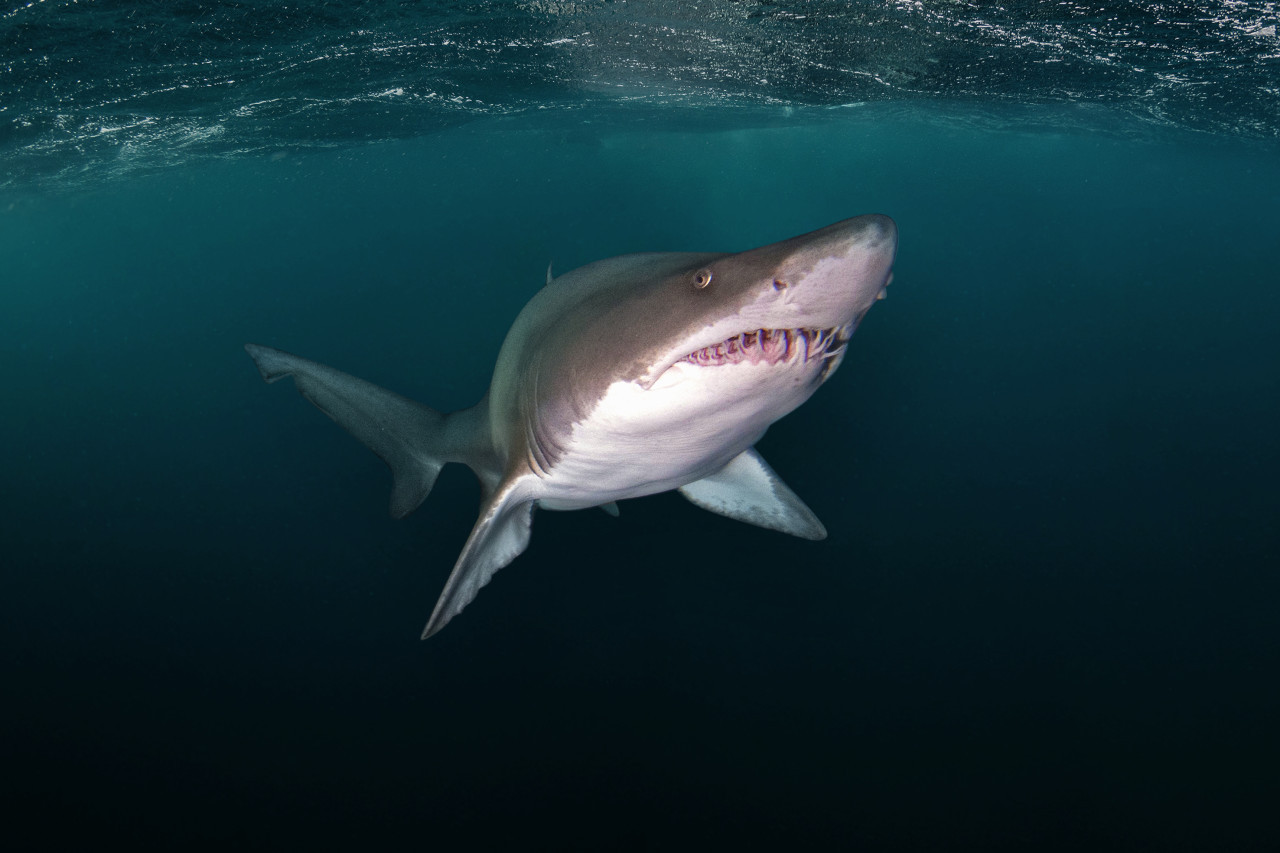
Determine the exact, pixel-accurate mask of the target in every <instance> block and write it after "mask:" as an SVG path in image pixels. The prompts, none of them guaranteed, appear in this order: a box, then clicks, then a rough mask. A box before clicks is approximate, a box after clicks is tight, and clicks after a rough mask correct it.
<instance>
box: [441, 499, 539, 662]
mask: <svg viewBox="0 0 1280 853" xmlns="http://www.w3.org/2000/svg"><path fill="white" fill-rule="evenodd" d="M533 507H534V501H533V500H532V499H530V498H528V497H526V496H525V495H524V489H523V488H522V484H521V481H520V480H516V481H514V482H508V483H504V484H502V485H501V486H499V487H498V489H497V490H496V491H495V493H494V495H493V497H492V498H490V499H489V501H488V502H487V503H486V504H485V505H484V508H483V509H482V510H481V511H480V518H479V520H477V521H476V526H475V527H473V528H472V529H471V536H470V537H469V538H468V539H467V544H466V545H464V546H463V548H462V553H461V554H460V555H458V562H457V563H455V564H454V566H453V571H452V572H451V573H450V574H449V580H447V581H445V585H444V590H443V591H442V592H441V593H440V598H439V600H438V601H436V607H435V610H433V611H432V612H431V618H430V619H429V620H427V627H426V628H424V629H423V630H422V639H424V640H425V639H426V638H427V637H430V636H431V635H432V634H434V633H436V632H437V631H439V630H440V629H441V628H443V627H444V626H445V625H446V624H448V622H449V620H450V619H452V618H453V617H454V616H457V615H458V614H459V613H461V612H462V608H464V607H466V606H467V605H468V604H470V603H471V600H472V599H473V598H475V597H476V593H478V592H479V591H480V588H481V587H482V586H484V585H485V584H487V583H488V582H489V579H490V578H492V577H493V575H494V573H496V572H497V571H498V569H501V568H502V567H503V566H505V565H507V564H508V563H510V562H511V561H512V560H514V559H515V558H516V557H517V556H519V555H520V553H521V552H522V551H524V549H525V548H526V547H528V545H529V533H530V530H531V529H532V527H533Z"/></svg>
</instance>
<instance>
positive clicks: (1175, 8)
mask: <svg viewBox="0 0 1280 853" xmlns="http://www.w3.org/2000/svg"><path fill="white" fill-rule="evenodd" d="M1277 5H1278V4H1276V3H1271V2H1212V3H1199V4H1190V3H1151V2H1145V3H1138V2H1132V3H1120V4H1115V3H1112V4H1102V3H1088V2H1070V3H1059V4H1046V3H1019V2H1014V3H1004V4H1001V5H999V6H994V5H988V4H977V3H975V4H961V3H954V2H892V3H860V2H809V3H805V2H795V1H794V0H793V1H792V2H734V0H716V2H550V0H547V1H546V2H543V0H531V2H519V3H516V2H512V3H397V2H362V3H357V2H350V3H323V4H321V3H247V2H242V3H233V2H190V1H184V2H165V3H160V2H131V3H124V2H90V0H80V2H75V0H71V2H65V0H63V1H62V2H57V1H56V0H43V2H27V0H23V2H13V0H10V2H8V3H4V4H0V378H2V379H3V386H2V387H3V391H2V392H0V393H2V394H3V397H2V400H3V402H2V403H0V442H2V446H3V448H4V450H3V453H2V454H0V460H3V461H2V462H0V485H3V490H2V491H0V565H2V568H0V661H2V666H3V668H2V669H0V684H2V690H3V692H2V694H0V696H2V697H3V701H2V702H0V709H2V710H0V715H2V716H3V721H2V726H0V786H2V787H0V797H3V802H4V804H5V810H6V812H7V813H8V815H9V817H8V818H7V819H6V835H7V836H8V837H10V838H14V839H18V840H23V841H25V842H26V843H27V844H31V845H42V846H50V847H56V846H60V845H65V844H67V843H70V842H73V841H75V842H82V841H84V840H86V839H97V840H105V839H120V840H125V841H128V842H130V843H132V844H134V845H135V846H140V847H144V848H146V847H172V846H178V845H179V844H181V845H202V844H203V845H216V846H224V847H225V846H230V845H232V844H234V845H237V846H241V847H255V846H270V847H277V848H281V847H283V848H300V847H303V846H310V847H316V846H342V847H346V848H353V847H360V848H367V849H384V848H387V847H390V846H392V845H401V844H404V843H410V844H415V845H419V846H422V847H426V848H431V849H439V848H443V849H458V848H469V847H485V846H499V847H503V848H512V849H524V848H534V849H547V848H593V849H655V850H660V849H672V848H674V849H690V848H693V849H704V848H723V847H730V846H732V847H745V848H756V849H775V848H782V849H813V848H830V847H848V848H852V849H867V850H897V849H919V850H924V849H928V850H938V849H943V850H949V849H1026V850H1044V849H1067V850H1091V849H1126V850H1210V849H1212V850H1274V849H1277V848H1278V847H1280V822H1278V821H1277V819H1276V804H1277V803H1278V802H1280V769H1278V768H1280V733H1278V731H1277V720H1278V719H1280V678H1278V675H1280V620H1278V616H1277V613H1278V609H1280V498H1278V497H1277V482H1280V451H1278V450H1277V441H1276V435H1277V433H1278V429H1280V419H1278V418H1277V415H1278V414H1280V335H1278V332H1280V322H1278V321H1280V263H1278V258H1280V255H1278V254H1277V247H1278V246H1280V156H1278V155H1280V40H1278V39H1277V35H1276V16H1277ZM864 213H885V214H888V215H890V216H892V217H894V219H895V220H896V221H897V223H898V226H899V229H900V243H899V251H898V261H897V265H896V277H895V280H894V285H893V287H892V288H890V290H889V294H888V299H886V300H885V301H884V302H882V303H879V304H877V305H876V307H875V308H874V310H872V311H871V312H870V314H869V315H868V317H867V318H866V320H865V321H864V322H863V324H862V326H861V327H860V328H859V330H858V333H857V334H856V335H855V336H854V338H853V339H852V341H851V343H850V347H849V351H848V355H847V357H846V359H845V362H844V364H843V366H842V368H841V369H840V370H839V372H838V373H837V374H836V375H835V377H834V378H833V379H832V380H831V381H830V382H828V383H827V385H826V387H824V388H823V389H822V390H821V391H820V392H819V393H818V394H817V395H815V397H814V398H813V399H812V400H810V401H809V402H808V403H807V404H805V405H804V406H802V407H801V408H800V409H799V410H797V411H796V412H795V413H793V414H792V415H790V416H788V417H787V418H785V419H783V420H782V421H779V422H778V423H777V424H776V425H775V426H774V427H773V428H772V429H771V430H770V432H769V434H768V435H767V436H766V437H765V439H764V440H763V441H762V442H761V443H760V445H759V447H760V450H761V452H762V454H763V456H764V457H765V458H766V459H768V460H769V461H770V463H771V464H772V465H773V467H774V468H775V469H776V470H777V471H778V473H779V474H780V475H781V476H782V477H783V479H785V480H786V481H787V483H788V484H789V485H790V486H791V487H792V488H793V489H794V490H795V491H796V492H797V493H798V494H799V495H800V496H801V497H802V498H803V499H804V500H805V501H806V503H808V505H809V506H810V507H812V508H813V510H814V511H815V512H816V513H817V515H818V516H819V517H820V518H821V519H822V520H823V522H824V523H825V524H826V527H827V528H828V530H829V531H830V536H829V538H828V539H827V540H825V541H823V542H819V543H813V542H805V541H801V540H798V539H793V538H790V537H786V536H783V535H781V534H777V533H772V532H769V531H765V530H760V529H757V528H754V527H749V526H746V525H743V524H739V523H735V522H732V521H729V520H727V519H724V518H721V517H719V516H716V515H712V514H710V513H707V512H705V511H702V510H700V509H697V508H695V507H694V506H692V505H691V504H689V503H688V502H687V501H685V500H684V499H683V498H681V497H679V496H678V495H673V494H666V495H660V496H655V497H650V498H645V499H640V500H635V501H627V502H624V503H623V505H622V507H621V510H622V512H621V517H620V518H617V519H614V518H610V517H608V516H606V515H605V514H604V513H601V512H574V513H550V512H542V513H538V514H537V515H536V517H535V524H534V532H533V539H532V542H531V545H530V547H529V549H528V551H526V552H525V553H524V554H523V555H522V556H521V557H519V558H518V559H517V560H516V561H515V562H514V563H513V564H512V565H510V566H509V567H508V568H506V569H505V570H503V571H502V572H500V573H499V574H498V575H497V576H496V577H495V578H494V580H493V582H492V583H491V584H490V585H489V586H488V587H486V588H485V589H484V590H483V592H482V593H481V594H480V596H479V597H478V598H477V599H476V601H475V602H473V603H472V604H471V605H470V606H469V607H468V608H467V610H466V612H465V613H464V614H462V615H461V616H460V617H459V618H458V619H456V620H454V621H453V622H452V623H451V624H450V625H449V626H448V628H447V629H446V630H444V631H443V632H442V633H441V634H439V635H438V636H436V637H433V638H432V639H431V640H429V641H427V642H419V640H418V635H419V633H420V631H421V629H422V626H423V624H424V623H425V621H426V618H427V616H428V615H429V613H430V610H431V607H432V604H433V603H434V601H435V598H436V596H437V594H438V593H439V591H440V588H441V586H442V585H443V583H444V580H445V578H446V576H447V575H448V572H449V569H450V568H451V566H452V564H453V561H454V559H455V557H456V556H457V553H458V551H459V550H460V548H461V546H462V543H463V542H464V540H465V538H466V535H467V533H468V531H469V529H470V527H471V525H472V523H473V522H474V520H475V511H476V508H477V503H478V497H479V490H478V487H477V485H476V483H475V482H474V479H473V478H472V477H471V475H470V473H469V472H467V471H466V470H464V469H461V468H457V466H451V467H449V468H446V469H445V472H444V473H443V475H442V476H441V479H440V481H439V482H438V484H437V486H436V488H435V490H434V492H433V493H432V494H431V496H430V497H429V498H428V500H427V502H426V503H425V504H424V505H423V506H422V507H421V508H420V509H419V510H418V511H417V512H415V513H414V514H413V515H412V516H410V517H409V518H408V519H405V520H403V521H398V522H397V521H392V520H390V519H389V518H388V517H387V497H388V491H389V486H390V477H389V476H388V474H387V472H386V468H385V467H384V466H383V465H382V464H381V462H379V461H378V459H377V458H376V457H374V456H373V455H372V454H370V453H369V452H368V451H367V450H366V449H364V448H362V447H361V446H360V445H359V444H358V443H357V442H355V441H353V440H352V439H351V438H349V437H348V436H347V435H345V434H344V433H343V432H342V431H341V430H340V429H338V428H337V427H336V426H334V425H333V424H332V423H330V422H329V421H328V420H326V419H325V418H324V417H323V416H322V415H321V414H320V413H319V412H317V411H316V410H315V409H314V408H313V407H312V406H310V405H309V404H307V403H306V402H305V401H303V400H302V399H301V398H300V397H299V396H298V395H297V394H296V393H294V391H293V390H292V388H291V387H290V383H281V384H279V385H275V386H271V387H268V386H265V385H264V384H263V383H262V382H261V380H260V378H259V376H258V374H257V371H256V370H255V368H254V366H253V363H252V362H251V360H250V359H249V358H248V357H247V356H246V355H245V353H244V351H243V349H242V346H243V344H244V343H245V342H250V341H251V342H257V343H262V344H267V345H270V346H276V347H280V348H282V349H285V350H288V351H291V352H296V353H298V354H300V355H303V356H305V357H308V358H312V359H316V360H318V361H321V362H324V363H326V364H331V365H333V366H335V367H337V368H339V369H341V370H344V371H347V372H349V373H352V374H355V375H356V376H359V377H361V378H364V379H367V380H370V381H372V382H376V383H378V384H380V385H382V386H385V387H387V388H391V389H393V390H396V391H399V392H400V393H403V394H405V395H407V396H410V397H412V398H414V399H417V400H420V401H421V402H423V403H426V404H427V405H430V406H433V407H436V408H439V409H443V410H451V409H456V408H461V407H465V406H469V405H471V404H472V403H474V402H475V401H476V400H477V399H478V398H479V397H480V395H481V394H482V393H483V392H484V390H485V388H486V385H487V382H488V377H489V374H490V371H491V369H492V366H493V361H494V358H495V356H496V354H497V351H498V347H499V346H500V344H501V341H502V338H503V336H504V334H505V332H506V330H507V328H508V326H509V325H510V323H511V321H512V320H513V319H514V317H515V315H516V313H517V312H518V311H519V310H520V308H521V307H522V306H523V304H524V303H525V302H526V301H527V300H528V299H529V298H530V297H531V296H532V295H533V294H534V293H535V292H536V291H537V289H538V288H539V287H540V286H541V285H542V282H543V280H544V276H545V270H546V267H547V264H548V262H550V263H552V264H554V269H555V270H556V271H557V272H564V271H567V270H569V269H572V268H573V267H576V266H579V265H581V264H583V263H587V262H590V261H593V260H597V259H600V258H604V257H609V256H612V255H616V254H621V253H626V252H633V251H654V250H661V251H674V250H681V251H683V250H693V251H738V250H742V249H747V248H751V247H754V246H757V245H761V244H765V243H769V242H773V241H776V240H781V239H784V238H787V237H790V236H793V235H795V234H799V233H802V232H805V231H809V230H812V229H815V228H818V227H821V226H824V225H827V224H829V223H832V222H835V221H837V220H840V219H843V218H847V217H850V216H855V215H859V214H864ZM14 849H17V848H14ZM24 849H33V848H32V847H26V848H24Z"/></svg>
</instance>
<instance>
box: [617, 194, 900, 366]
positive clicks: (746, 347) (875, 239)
mask: <svg viewBox="0 0 1280 853" xmlns="http://www.w3.org/2000/svg"><path fill="white" fill-rule="evenodd" d="M897 243H898V236H897V227H896V226H895V225H894V222H893V220H892V219H890V218H889V217H887V216H879V215H871V216H860V217H857V218H855V219H846V220H844V221H843V222H837V223H836V224H834V225H829V226H827V227H826V228H823V229H821V230H818V231H814V232H812V233H809V234H804V235H801V236H799V237H793V238H791V239H790V240H784V241H782V242H780V243H773V244H771V245H768V246H763V247H761V248H758V249H752V250H750V251H746V252H740V253H738V254H732V255H723V256H720V257H717V258H713V259H709V260H706V261H704V262H701V263H696V264H693V265H691V267H690V268H688V269H685V270H681V271H680V272H679V273H677V274H675V275H673V276H671V277H670V278H669V279H668V280H666V281H664V282H663V289H665V290H668V291H672V293H671V296H672V301H673V302H676V303H679V304H680V307H681V309H682V310H681V317H682V319H683V320H684V322H683V324H680V323H675V322H672V323H671V324H670V325H669V326H668V327H667V328H668V330H669V334H667V336H666V338H667V340H666V346H664V347H663V348H662V353H661V355H660V356H659V357H657V358H653V357H652V356H653V352H652V351H650V358H651V361H650V363H649V366H648V368H647V369H645V370H644V371H643V372H641V373H639V374H638V375H636V376H635V377H634V379H635V381H637V382H639V383H640V384H641V385H642V386H644V387H645V388H647V389H654V388H661V387H662V386H663V382H664V380H667V381H670V380H671V379H673V378H674V377H673V376H672V375H671V372H672V371H673V370H677V371H680V372H682V373H688V372H689V368H690V367H692V368H695V369H700V368H705V369H708V370H717V369H720V368H730V369H732V368H738V367H741V368H744V369H745V374H744V375H751V374H756V375H759V376H764V375H766V374H770V375H776V374H777V372H778V371H790V372H791V374H792V380H793V381H799V382H803V381H804V380H806V379H807V380H811V381H814V382H817V383H821V382H822V381H823V380H825V379H826V378H827V377H829V376H830V375H831V373H832V372H833V371H834V370H835V368H836V367H837V366H838V365H839V363H840V360H841V359H842V358H843V356H844V349H845V345H846V343H847V342H848V340H849V337H850V336H851V335H852V334H853V332H854V329H855V328H857V325H858V323H859V322H860V321H861V320H862V317H863V316H864V315H865V314H866V313H867V311H868V310H870V308H871V306H872V305H873V304H875V302H876V300H878V299H881V298H883V296H884V293H885V288H886V287H888V285H889V283H890V281H891V280H892V278H893V260H894V254H895V252H896V249H897ZM682 290H683V291H684V292H683V293H681V292H680V291H682ZM761 366H763V367H764V368H766V370H764V371H761V370H754V368H758V367H761ZM722 372H725V373H727V372H729V371H722Z"/></svg>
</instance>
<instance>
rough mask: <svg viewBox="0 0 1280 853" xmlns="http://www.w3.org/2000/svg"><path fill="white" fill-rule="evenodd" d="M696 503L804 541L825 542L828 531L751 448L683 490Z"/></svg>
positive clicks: (681, 491)
mask: <svg viewBox="0 0 1280 853" xmlns="http://www.w3.org/2000/svg"><path fill="white" fill-rule="evenodd" d="M680 494H682V495H684V496H685V497H686V498H688V499H689V500H690V501H692V502H693V503H695V504H697V505H698V506H700V507H702V508H703V509H706V510H710V511H711V512H715V513H719V514H720V515H723V516H727V517H728V518H733V519H737V520H738V521H745V522H746V523H747V524H754V525H756V526H757V527H767V528H769V529H770V530H780V531H782V532H783V533H790V534H791V535H792V536H799V537H800V538H801V539H825V538H827V529H826V528H825V527H823V526H822V522H821V521H819V520H818V517H817V516H816V515H814V514H813V511H812V510H810V509H809V507H807V506H805V505H804V501H802V500H800V498H799V497H797V496H796V493H795V492H793V491H791V489H789V488H787V484H786V483H784V482H782V480H781V478H779V477H778V475H777V474H775V473H774V472H773V469H772V468H770V467H769V463H767V462H765V461H764V459H762V458H761V457H760V454H759V453H757V452H756V450H755V448H754V447H749V448H747V449H746V450H744V451H743V452H742V453H739V454H738V455H737V456H735V457H733V459H731V460H730V461H729V464H728V465H726V466H724V467H723V468H721V469H720V470H719V471H717V472H716V473H714V474H712V475H711V476H710V477H703V478H702V479H701V480H695V481H694V482H692V483H689V484H687V485H684V486H681V487H680Z"/></svg>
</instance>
